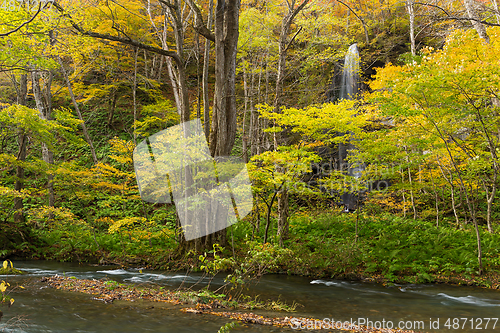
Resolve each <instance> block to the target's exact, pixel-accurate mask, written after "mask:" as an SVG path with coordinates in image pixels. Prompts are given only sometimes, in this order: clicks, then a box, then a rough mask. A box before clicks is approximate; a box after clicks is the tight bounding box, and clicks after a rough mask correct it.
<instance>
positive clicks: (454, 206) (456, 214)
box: [436, 158, 460, 229]
mask: <svg viewBox="0 0 500 333" xmlns="http://www.w3.org/2000/svg"><path fill="white" fill-rule="evenodd" d="M436 160H437V163H438V165H439V169H440V170H441V174H442V175H443V178H444V179H445V180H446V181H447V182H448V184H450V192H451V208H452V209H453V215H454V216H455V222H456V223H457V229H458V228H459V226H460V220H459V218H458V213H457V206H456V203H455V185H454V184H453V175H452V174H451V172H449V173H450V177H449V178H448V177H446V175H445V174H444V170H443V166H442V165H441V162H440V161H439V158H436Z"/></svg>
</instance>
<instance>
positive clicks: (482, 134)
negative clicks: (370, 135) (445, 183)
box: [373, 27, 500, 273]
mask: <svg viewBox="0 0 500 333" xmlns="http://www.w3.org/2000/svg"><path fill="white" fill-rule="evenodd" d="M486 32H487V34H488V35H489V36H490V43H489V44H485V43H484V40H483V39H482V37H481V38H478V37H476V36H477V35H476V36H475V35H474V34H473V32H472V31H471V30H468V31H465V32H461V31H455V32H454V33H453V34H451V35H450V36H449V38H448V39H447V41H446V45H445V47H444V48H443V50H440V51H431V50H428V51H427V52H426V53H424V57H423V59H422V61H421V62H420V63H413V64H408V65H405V66H392V65H391V66H387V67H386V68H384V69H383V70H381V71H380V72H379V73H378V74H377V80H376V83H374V85H373V88H374V89H384V91H383V92H379V93H377V94H376V96H377V98H380V99H379V101H380V102H381V103H382V104H381V107H382V108H383V110H384V111H385V112H386V113H387V114H390V115H392V116H397V117H402V118H403V119H411V118H409V117H413V116H417V115H419V116H421V117H423V118H424V119H425V123H420V126H422V127H423V128H425V131H427V132H428V133H429V139H431V138H434V140H435V139H439V141H440V145H441V147H442V149H444V152H446V155H447V159H448V160H449V162H450V163H451V167H452V170H449V171H452V174H453V178H454V179H455V180H456V181H457V182H458V183H457V185H458V187H459V189H460V193H461V195H463V197H464V199H465V202H466V205H467V209H468V215H469V217H470V219H471V220H472V222H473V224H474V228H475V232H476V236H477V251H478V263H479V265H478V266H479V272H480V273H481V272H482V270H483V267H482V253H481V238H480V229H479V222H478V209H479V207H478V202H477V200H476V198H475V193H476V192H477V189H478V188H481V187H483V188H484V193H483V194H482V195H484V196H485V197H486V201H487V214H486V215H487V218H486V219H487V224H488V229H489V230H490V231H491V230H492V229H493V227H492V225H491V223H492V219H491V212H492V207H493V204H494V198H495V195H494V193H496V190H497V187H498V172H499V164H498V163H499V161H498V154H497V149H498V148H499V146H498V144H499V142H498V138H497V133H498V131H499V127H498V123H497V122H496V115H497V114H498V106H497V105H496V103H494V102H492V101H494V100H495V99H496V96H497V95H498V89H496V88H495V87H498V85H499V83H500V82H499V81H498V68H497V66H496V59H497V57H498V54H500V48H499V45H500V43H499V41H500V38H499V36H500V35H499V32H500V31H499V29H498V28H496V27H495V28H489V29H487V30H486ZM386 89H390V90H386ZM431 143H432V141H430V142H428V143H427V147H425V148H422V149H423V150H429V151H435V149H436V148H435V147H434V146H433V145H434V144H433V143H432V144H431Z"/></svg>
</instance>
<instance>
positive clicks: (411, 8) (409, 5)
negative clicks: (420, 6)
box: [406, 0, 416, 56]
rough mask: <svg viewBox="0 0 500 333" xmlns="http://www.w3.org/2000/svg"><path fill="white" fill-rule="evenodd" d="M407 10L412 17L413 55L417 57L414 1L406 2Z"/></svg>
mask: <svg viewBox="0 0 500 333" xmlns="http://www.w3.org/2000/svg"><path fill="white" fill-rule="evenodd" d="M406 10H407V11H408V15H409V16H410V50H411V55H413V56H415V55H416V48H415V12H414V4H413V0H407V1H406Z"/></svg>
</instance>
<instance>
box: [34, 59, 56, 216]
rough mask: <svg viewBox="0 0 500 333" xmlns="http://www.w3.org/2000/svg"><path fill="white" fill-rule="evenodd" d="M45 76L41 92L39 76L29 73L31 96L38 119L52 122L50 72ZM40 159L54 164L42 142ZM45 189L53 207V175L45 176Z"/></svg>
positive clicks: (52, 157)
mask: <svg viewBox="0 0 500 333" xmlns="http://www.w3.org/2000/svg"><path fill="white" fill-rule="evenodd" d="M47 76H48V77H47V81H46V83H45V85H44V86H45V89H44V91H42V89H41V87H40V74H39V72H38V71H37V70H36V69H34V70H33V71H32V73H31V82H32V85H33V95H34V97H35V103H36V107H37V109H38V111H39V112H40V118H42V119H44V120H52V94H51V91H50V87H51V86H52V78H53V74H52V72H50V71H48V72H47ZM42 158H43V160H44V161H45V162H46V163H47V164H54V155H53V153H52V151H51V150H50V149H49V148H48V146H47V145H46V144H45V143H43V142H42ZM47 189H48V191H49V207H54V204H55V195H54V175H52V174H49V175H48V176H47Z"/></svg>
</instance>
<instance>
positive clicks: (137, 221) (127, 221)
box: [108, 217, 147, 234]
mask: <svg viewBox="0 0 500 333" xmlns="http://www.w3.org/2000/svg"><path fill="white" fill-rule="evenodd" d="M146 222H147V220H146V219H145V218H144V217H126V218H124V219H121V220H119V221H116V222H114V223H113V224H112V225H111V226H110V227H109V228H108V232H109V233H110V234H113V233H116V232H119V231H120V230H122V229H125V230H133V229H136V228H140V227H141V226H143V225H144V224H145V223H146Z"/></svg>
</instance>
